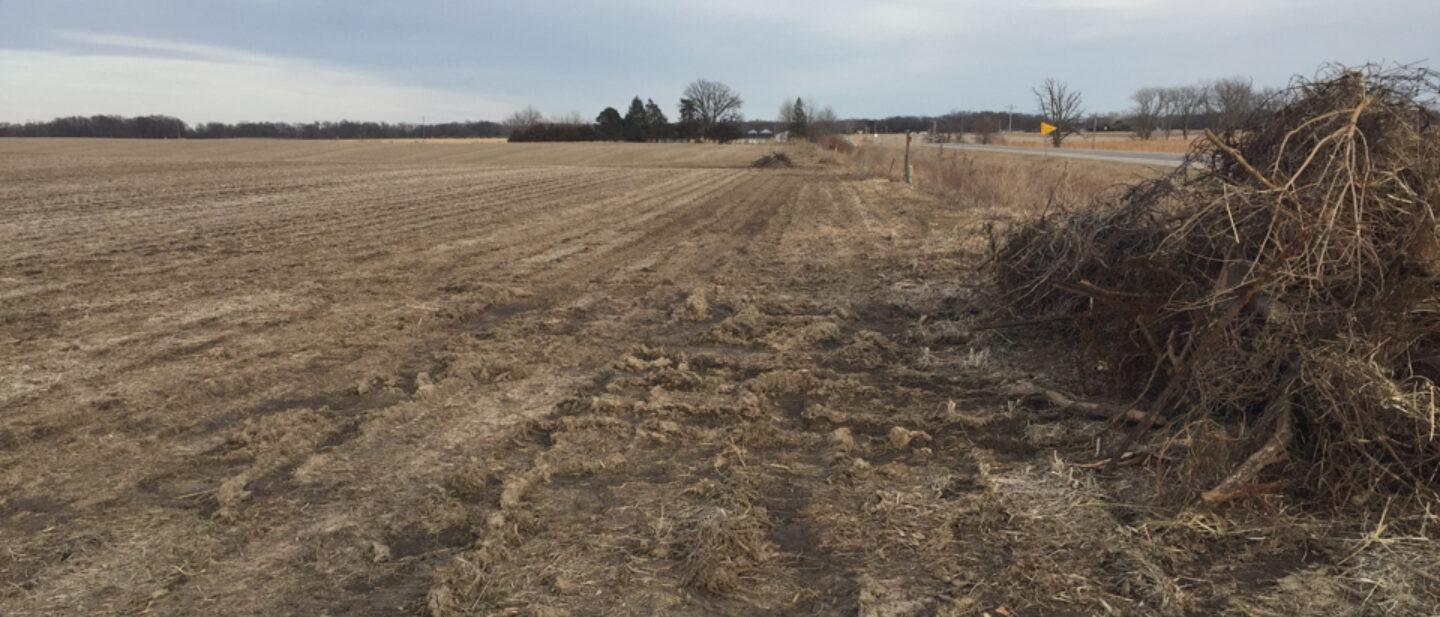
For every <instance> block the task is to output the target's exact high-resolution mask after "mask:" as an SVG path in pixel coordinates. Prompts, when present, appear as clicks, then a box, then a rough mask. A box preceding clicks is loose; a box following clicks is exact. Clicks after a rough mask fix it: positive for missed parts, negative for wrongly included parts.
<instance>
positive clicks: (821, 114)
mask: <svg viewBox="0 0 1440 617" xmlns="http://www.w3.org/2000/svg"><path fill="white" fill-rule="evenodd" d="M810 104H811V105H814V103H813V102H812V103H810ZM810 109H811V110H813V111H811V113H810V118H809V119H810V127H809V133H810V138H811V139H815V138H818V137H820V136H822V135H829V134H832V133H835V132H836V131H838V130H839V128H840V118H839V117H838V116H836V115H835V110H834V109H832V108H831V107H830V106H829V105H826V106H825V107H822V108H819V109H817V108H815V107H811V108H810Z"/></svg>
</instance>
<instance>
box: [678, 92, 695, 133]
mask: <svg viewBox="0 0 1440 617" xmlns="http://www.w3.org/2000/svg"><path fill="white" fill-rule="evenodd" d="M675 128H676V133H678V134H679V136H680V138H682V139H687V140H693V139H695V138H697V137H699V136H700V107H699V106H698V105H696V104H695V101H694V99H688V98H685V99H680V123H679V125H678V126H676V127H675Z"/></svg>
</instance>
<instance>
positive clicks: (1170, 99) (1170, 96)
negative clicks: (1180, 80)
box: [1155, 88, 1175, 139]
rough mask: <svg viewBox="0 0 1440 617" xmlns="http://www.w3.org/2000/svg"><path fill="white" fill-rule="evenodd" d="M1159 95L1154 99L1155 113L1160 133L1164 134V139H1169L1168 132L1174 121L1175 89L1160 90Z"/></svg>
mask: <svg viewBox="0 0 1440 617" xmlns="http://www.w3.org/2000/svg"><path fill="white" fill-rule="evenodd" d="M1159 90H1160V94H1159V95H1158V96H1157V97H1156V103H1155V107H1156V109H1155V111H1156V116H1157V117H1158V119H1159V121H1160V131H1161V132H1163V133H1164V134H1165V139H1170V131H1171V128H1172V126H1173V125H1174V121H1175V89H1174V88H1160V89H1159Z"/></svg>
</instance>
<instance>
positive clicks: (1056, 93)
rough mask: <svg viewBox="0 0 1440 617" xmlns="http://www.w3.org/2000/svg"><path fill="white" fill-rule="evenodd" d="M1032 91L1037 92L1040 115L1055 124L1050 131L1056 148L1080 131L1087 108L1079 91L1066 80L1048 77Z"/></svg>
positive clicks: (1036, 98) (1051, 139)
mask: <svg viewBox="0 0 1440 617" xmlns="http://www.w3.org/2000/svg"><path fill="white" fill-rule="evenodd" d="M1031 92H1034V93H1035V100H1036V102H1037V103H1039V105H1040V117H1041V118H1042V119H1043V120H1045V121H1046V122H1049V123H1050V124H1053V125H1055V132H1053V133H1050V142H1051V143H1052V144H1054V146H1055V147H1056V148H1059V147H1060V143H1061V142H1063V141H1065V138H1066V137H1068V136H1070V135H1073V134H1075V133H1079V132H1080V124H1081V122H1082V121H1083V119H1084V117H1085V108H1084V107H1082V106H1081V102H1080V92H1079V91H1073V92H1072V91H1071V90H1070V87H1069V86H1067V85H1066V84H1065V82H1062V81H1059V80H1056V79H1055V78H1054V77H1047V78H1046V79H1045V83H1044V84H1042V85H1041V86H1040V87H1039V88H1035V89H1032V90H1031Z"/></svg>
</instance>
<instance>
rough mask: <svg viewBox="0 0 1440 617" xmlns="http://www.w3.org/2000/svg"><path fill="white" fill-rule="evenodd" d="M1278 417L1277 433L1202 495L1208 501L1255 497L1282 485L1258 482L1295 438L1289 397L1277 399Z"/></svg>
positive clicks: (1279, 459) (1281, 458) (1274, 490)
mask: <svg viewBox="0 0 1440 617" xmlns="http://www.w3.org/2000/svg"><path fill="white" fill-rule="evenodd" d="M1276 402H1277V405H1275V407H1277V408H1278V409H1277V412H1278V414H1279V417H1278V418H1276V420H1275V433H1274V434H1272V435H1270V439H1268V440H1266V441H1265V445H1263V446H1261V447H1260V449H1259V450H1256V451H1255V453H1254V454H1251V455H1250V458H1247V459H1245V462H1244V463H1241V464H1240V466H1239V467H1236V468H1235V471H1233V472H1231V473H1230V475H1229V476H1228V477H1226V478H1225V480H1224V481H1223V482H1221V483H1220V484H1217V485H1216V486H1215V488H1212V489H1210V490H1208V491H1205V492H1204V493H1201V494H1200V497H1201V498H1202V499H1204V500H1205V501H1206V502H1207V503H1216V502H1221V501H1229V500H1232V499H1241V498H1246V497H1254V496H1256V495H1261V494H1265V493H1273V492H1276V490H1278V489H1280V488H1281V487H1283V483H1280V482H1266V483H1261V484H1256V483H1255V478H1256V477H1257V476H1259V475H1260V472H1261V471H1264V470H1265V468H1266V467H1269V466H1271V465H1273V464H1275V463H1278V462H1280V461H1282V460H1284V459H1285V454H1286V452H1287V451H1288V450H1289V448H1290V442H1292V441H1294V440H1295V420H1294V417H1293V416H1292V414H1291V412H1290V400H1289V399H1288V398H1281V399H1277V400H1276Z"/></svg>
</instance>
